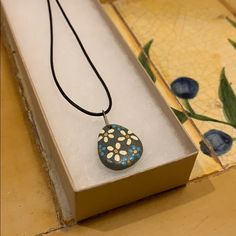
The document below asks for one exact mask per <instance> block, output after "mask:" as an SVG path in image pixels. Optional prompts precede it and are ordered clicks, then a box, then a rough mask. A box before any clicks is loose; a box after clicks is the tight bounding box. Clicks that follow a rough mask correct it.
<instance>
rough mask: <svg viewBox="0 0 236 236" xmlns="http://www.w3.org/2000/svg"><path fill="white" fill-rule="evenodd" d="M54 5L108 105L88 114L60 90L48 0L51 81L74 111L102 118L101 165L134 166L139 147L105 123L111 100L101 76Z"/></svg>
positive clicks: (133, 137)
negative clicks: (96, 79) (104, 94)
mask: <svg viewBox="0 0 236 236" xmlns="http://www.w3.org/2000/svg"><path fill="white" fill-rule="evenodd" d="M55 2H56V4H57V6H58V7H59V9H60V12H61V13H62V15H63V17H64V19H65V20H66V22H67V24H68V26H69V28H70V29H71V31H72V33H73V35H74V37H75V39H76V41H77V43H78V44H79V46H80V48H81V50H82V52H83V54H84V56H85V58H86V59H87V61H88V63H89V65H90V66H91V67H92V69H93V72H94V73H95V74H96V76H97V78H98V79H99V81H100V82H101V84H102V86H103V88H104V90H105V92H106V94H107V97H108V100H109V105H108V108H107V109H106V110H102V111H101V112H91V111H88V110H86V109H84V108H82V107H81V106H79V105H78V104H77V103H75V102H74V101H72V100H71V99H70V98H69V97H68V95H67V94H66V93H65V92H64V90H63V88H62V87H61V85H60V83H59V81H58V79H57V76H56V72H55V68H54V52H53V48H54V45H53V39H54V37H53V36H54V34H53V15H52V10H51V3H50V0H47V5H48V14H49V23H50V67H51V72H52V76H53V79H54V82H55V84H56V86H57V88H58V90H59V91H60V93H61V95H62V96H63V97H64V98H65V100H66V101H67V102H69V103H70V104H71V105H72V106H73V107H75V108H76V109H78V110H79V111H81V112H83V113H85V114H87V115H90V116H103V117H104V120H105V123H106V126H105V127H104V128H103V129H102V130H101V132H100V133H99V136H98V154H99V158H100V160H101V161H102V163H103V164H104V165H105V166H107V167H108V168H110V169H113V170H121V169H125V168H127V167H129V166H131V165H133V164H134V163H136V162H137V161H138V160H139V159H140V157H141V155H142V153H143V146H142V143H141V141H140V140H139V138H138V137H137V136H136V135H135V134H134V133H132V132H131V131H129V130H128V129H127V128H125V127H123V126H120V125H116V124H109V123H108V120H107V117H106V114H108V113H109V112H110V110H111V108H112V98H111V94H110V92H109V89H108V87H107V85H106V83H105V82H104V80H103V79H102V77H101V75H100V74H99V72H98V70H97V69H96V67H95V65H94V64H93V62H92V60H91V59H90V57H89V55H88V53H87V52H86V50H85V48H84V46H83V43H82V42H81V40H80V38H79V36H78V34H77V33H76V31H75V29H74V27H73V25H72V24H71V22H70V20H69V18H68V17H67V15H66V13H65V11H64V9H63V7H62V5H61V4H60V2H59V0H55Z"/></svg>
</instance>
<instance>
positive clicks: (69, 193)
mask: <svg viewBox="0 0 236 236" xmlns="http://www.w3.org/2000/svg"><path fill="white" fill-rule="evenodd" d="M2 12H3V14H2V16H1V28H2V32H3V33H4V36H5V38H4V44H5V45H6V47H7V51H8V54H9V57H10V60H11V62H12V64H13V66H14V67H15V76H16V78H17V80H18V83H19V86H20V91H21V95H22V99H23V100H24V105H25V108H26V111H27V113H28V116H29V120H30V121H31V123H32V125H33V128H34V129H35V130H34V131H36V133H37V136H38V137H36V138H38V139H39V140H37V141H38V142H39V143H40V146H41V152H42V156H43V157H44V159H45V162H46V164H47V171H48V173H49V176H50V179H51V180H52V182H53V188H54V191H55V192H56V194H55V196H56V198H57V201H58V203H59V206H60V209H61V212H60V213H61V214H62V218H63V220H65V221H70V220H71V219H74V217H75V212H74V211H73V210H74V209H75V193H74V190H73V185H72V184H71V180H70V179H69V177H68V176H69V175H68V174H67V172H66V171H65V167H64V165H63V163H62V162H61V158H60V153H59V152H58V149H57V148H56V145H55V141H54V139H53V136H52V134H51V132H50V130H49V129H48V125H47V122H46V119H45V116H44V115H43V114H42V109H41V108H40V104H39V101H38V99H37V97H36V96H35V93H34V89H33V88H32V85H31V83H30V81H29V77H28V73H27V71H26V70H25V67H24V64H23V62H22V60H21V57H20V55H19V51H18V49H17V45H16V44H15V41H14V36H13V35H12V32H11V30H10V27H9V25H8V23H7V20H6V15H5V14H4V11H3V10H2Z"/></svg>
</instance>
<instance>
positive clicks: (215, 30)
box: [115, 0, 236, 178]
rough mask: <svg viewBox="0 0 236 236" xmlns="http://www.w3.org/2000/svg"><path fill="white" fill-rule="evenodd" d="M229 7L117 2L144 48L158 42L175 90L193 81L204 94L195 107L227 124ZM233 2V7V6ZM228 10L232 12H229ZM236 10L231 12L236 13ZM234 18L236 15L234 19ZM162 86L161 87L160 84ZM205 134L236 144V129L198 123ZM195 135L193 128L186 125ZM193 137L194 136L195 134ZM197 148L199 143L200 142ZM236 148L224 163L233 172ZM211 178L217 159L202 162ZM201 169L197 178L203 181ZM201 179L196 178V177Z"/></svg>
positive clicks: (158, 60)
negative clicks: (223, 89) (222, 135)
mask: <svg viewBox="0 0 236 236" xmlns="http://www.w3.org/2000/svg"><path fill="white" fill-rule="evenodd" d="M222 2H224V1H213V0H207V1H184V0H178V1H175V2H173V1H162V0H157V1H154V0H148V1H144V0H139V1H125V0H124V1H123V0H121V1H115V7H116V9H117V11H118V12H119V14H120V15H121V17H122V18H123V20H124V21H125V22H126V23H127V25H128V27H129V28H130V29H131V30H132V32H133V33H134V35H135V36H136V38H137V39H138V41H139V43H140V44H141V45H144V44H145V43H146V42H148V41H149V40H150V39H153V40H154V42H153V45H152V48H151V51H150V57H151V60H152V61H153V62H154V64H155V66H156V67H157V68H158V69H159V70H160V71H161V73H162V75H163V76H164V79H165V81H166V83H167V84H168V85H169V84H170V83H171V82H172V81H173V80H174V79H176V78H177V77H179V76H189V77H192V78H194V79H195V80H197V81H198V82H199V85H200V90H199V93H198V95H197V97H196V98H195V99H194V100H193V101H192V106H193V107H194V109H196V111H197V112H198V113H200V114H202V115H208V116H210V117H213V118H215V119H219V120H225V117H224V115H223V110H222V105H221V103H220V101H219V98H218V87H219V77H220V72H221V69H222V67H225V69H226V75H227V78H228V80H229V83H230V84H231V86H232V88H233V89H234V91H235V90H236V80H235V78H236V67H235V63H236V52H235V50H234V48H233V47H232V46H231V45H230V44H229V42H228V41H227V39H228V38H231V39H235V38H236V30H235V29H234V28H233V27H232V25H230V24H229V23H228V22H227V21H226V19H225V17H226V16H228V17H230V18H232V19H233V20H235V18H234V16H233V15H232V13H233V12H234V8H233V6H234V5H233V4H232V3H231V2H230V1H229V2H227V1H225V2H227V3H228V4H230V6H231V8H229V7H227V6H228V5H227V4H223V3H222ZM232 2H233V1H232ZM226 5H227V6H226ZM230 10H231V11H230ZM231 12H232V13H231ZM156 83H157V86H158V81H157V82H156ZM194 122H195V124H196V126H197V127H198V129H199V130H200V132H201V133H202V134H203V133H205V132H206V131H208V130H210V129H218V130H222V131H224V132H226V133H227V134H229V135H230V136H231V137H233V138H235V135H236V133H235V132H236V131H235V129H234V128H232V127H230V126H227V125H222V124H217V123H213V122H206V121H204V122H203V121H197V120H194ZM185 126H186V128H187V129H189V128H190V129H191V127H189V125H185ZM189 134H190V135H191V134H192V132H191V130H190V131H189ZM193 138H194V139H195V142H196V144H197V145H198V143H199V138H198V137H195V136H194V135H193ZM235 157H236V145H235V142H234V144H233V146H232V148H231V150H230V151H228V152H227V153H226V154H224V155H222V156H220V157H218V158H219V161H220V162H221V163H222V165H223V166H224V167H225V168H227V167H229V166H231V165H234V164H235V163H236V160H235ZM196 164H199V166H201V168H203V169H205V173H206V174H207V173H211V172H214V171H215V170H216V169H218V167H217V164H216V163H215V161H214V159H212V158H210V157H208V156H206V155H204V154H203V153H200V154H199V157H198V161H197V163H196ZM201 172H202V171H201V170H200V171H199V169H198V167H197V168H195V169H194V170H193V176H192V177H193V178H195V177H199V176H200V175H201ZM194 173H195V174H194Z"/></svg>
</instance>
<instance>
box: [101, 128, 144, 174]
mask: <svg viewBox="0 0 236 236" xmlns="http://www.w3.org/2000/svg"><path fill="white" fill-rule="evenodd" d="M142 153H143V145H142V143H141V141H140V140H139V138H138V137H137V135H135V134H134V133H133V132H132V131H130V130H128V129H127V128H125V127H123V126H120V125H116V124H109V125H106V126H105V127H104V128H103V129H102V130H101V132H100V133H99V135H98V155H99V158H100V160H101V161H102V163H103V164H104V165H105V166H106V167H108V168H110V169H112V170H123V169H125V168H128V167H130V166H132V165H133V164H134V163H136V162H137V161H138V160H139V159H140V157H141V156H142Z"/></svg>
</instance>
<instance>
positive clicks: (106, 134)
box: [98, 129, 114, 143]
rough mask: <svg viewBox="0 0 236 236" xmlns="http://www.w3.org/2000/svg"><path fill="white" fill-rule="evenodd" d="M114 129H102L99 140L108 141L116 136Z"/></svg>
mask: <svg viewBox="0 0 236 236" xmlns="http://www.w3.org/2000/svg"><path fill="white" fill-rule="evenodd" d="M113 133H114V129H109V130H108V131H107V132H105V130H101V132H100V135H99V136H98V141H100V140H102V139H103V141H104V142H105V143H107V142H108V140H109V139H110V138H114V134H113Z"/></svg>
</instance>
